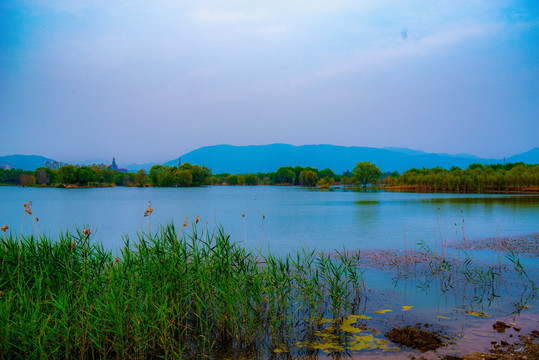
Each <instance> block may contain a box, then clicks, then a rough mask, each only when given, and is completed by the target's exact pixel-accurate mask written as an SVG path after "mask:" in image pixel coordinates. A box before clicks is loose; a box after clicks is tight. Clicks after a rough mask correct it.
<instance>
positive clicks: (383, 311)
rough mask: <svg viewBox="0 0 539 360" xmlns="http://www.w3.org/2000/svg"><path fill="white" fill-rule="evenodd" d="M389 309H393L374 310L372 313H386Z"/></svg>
mask: <svg viewBox="0 0 539 360" xmlns="http://www.w3.org/2000/svg"><path fill="white" fill-rule="evenodd" d="M390 311H393V310H389V309H383V310H378V311H375V312H374V313H375V314H385V313H388V312H390Z"/></svg>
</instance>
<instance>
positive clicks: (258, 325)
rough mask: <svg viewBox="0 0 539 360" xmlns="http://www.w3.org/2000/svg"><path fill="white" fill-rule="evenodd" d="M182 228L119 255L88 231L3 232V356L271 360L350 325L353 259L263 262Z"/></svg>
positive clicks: (359, 294) (218, 233) (217, 234)
mask: <svg viewBox="0 0 539 360" xmlns="http://www.w3.org/2000/svg"><path fill="white" fill-rule="evenodd" d="M183 229H184V227H183V226H182V229H181V230H180V231H176V229H175V227H174V224H169V225H167V226H161V227H159V230H158V231H157V232H155V233H150V232H148V234H144V235H143V234H139V238H138V241H136V242H135V243H132V242H131V241H130V239H129V238H125V244H124V246H123V247H122V248H121V249H120V250H119V252H118V253H113V252H112V251H109V250H106V249H104V248H103V246H102V245H101V244H99V243H96V242H94V241H92V232H91V231H90V229H89V228H86V229H84V230H82V231H80V230H77V231H75V232H65V233H63V234H60V235H59V236H58V238H56V239H51V238H50V237H48V236H42V238H41V241H36V240H35V238H34V236H33V235H29V236H26V237H25V236H21V237H18V236H12V235H11V234H9V235H8V234H6V235H5V238H4V239H3V240H2V242H1V243H0V256H1V257H2V259H1V261H0V291H2V294H3V296H2V297H1V298H0V354H1V356H0V357H4V358H75V357H77V358H133V359H143V358H144V359H146V358H149V357H151V358H154V357H163V358H200V357H201V356H205V357H209V358H212V357H218V356H217V355H216V354H224V353H228V352H232V353H236V354H238V353H250V354H259V353H268V352H273V349H275V348H276V347H278V346H279V345H278V344H283V343H287V341H289V340H290V339H298V341H300V340H301V339H305V341H307V339H308V338H309V337H312V336H313V334H314V331H316V329H315V328H316V326H314V325H313V321H317V320H319V319H322V318H324V317H327V316H329V315H331V316H332V317H334V318H343V317H345V316H346V315H347V314H349V313H352V311H354V309H355V308H357V307H358V305H359V303H360V301H361V300H362V298H363V297H364V289H365V285H364V279H363V278H362V272H361V269H360V267H359V262H358V261H359V258H358V256H352V255H350V254H348V253H346V252H342V253H340V254H339V255H337V256H330V255H326V254H322V253H316V252H315V251H311V250H301V251H298V252H297V253H295V254H293V255H292V254H291V255H287V256H285V257H277V256H275V255H272V254H268V255H265V256H263V255H261V254H259V253H258V252H249V251H247V250H246V249H245V248H244V247H243V246H241V245H240V246H239V245H238V244H237V243H235V242H233V241H231V239H230V237H229V235H227V234H226V233H225V232H224V231H223V229H222V228H217V229H216V230H215V231H208V229H207V228H201V227H200V226H198V225H197V223H196V222H193V223H192V224H191V231H182V230H183ZM242 245H243V244H242ZM287 339H288V340H287ZM289 346H293V344H289Z"/></svg>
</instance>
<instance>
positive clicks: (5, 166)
mask: <svg viewBox="0 0 539 360" xmlns="http://www.w3.org/2000/svg"><path fill="white" fill-rule="evenodd" d="M0 168H2V169H4V170H9V169H11V166H9V165H0Z"/></svg>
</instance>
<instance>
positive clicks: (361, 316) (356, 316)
mask: <svg viewBox="0 0 539 360" xmlns="http://www.w3.org/2000/svg"><path fill="white" fill-rule="evenodd" d="M350 317H353V318H355V319H361V320H369V319H372V317H370V316H366V315H350Z"/></svg>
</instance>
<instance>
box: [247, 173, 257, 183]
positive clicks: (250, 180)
mask: <svg viewBox="0 0 539 360" xmlns="http://www.w3.org/2000/svg"><path fill="white" fill-rule="evenodd" d="M256 184H257V181H256V175H255V174H247V175H245V185H256Z"/></svg>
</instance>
